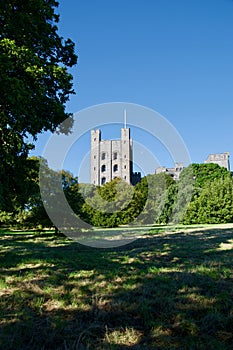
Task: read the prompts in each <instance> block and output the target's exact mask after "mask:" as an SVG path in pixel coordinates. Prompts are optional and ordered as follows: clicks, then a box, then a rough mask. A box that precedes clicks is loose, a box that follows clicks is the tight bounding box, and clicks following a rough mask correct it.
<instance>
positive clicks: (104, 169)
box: [101, 164, 106, 173]
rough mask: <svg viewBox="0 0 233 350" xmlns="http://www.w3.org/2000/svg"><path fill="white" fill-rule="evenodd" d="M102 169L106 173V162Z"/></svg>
mask: <svg viewBox="0 0 233 350" xmlns="http://www.w3.org/2000/svg"><path fill="white" fill-rule="evenodd" d="M101 171H102V173H104V172H105V171H106V165H105V164H104V165H102V167H101Z"/></svg>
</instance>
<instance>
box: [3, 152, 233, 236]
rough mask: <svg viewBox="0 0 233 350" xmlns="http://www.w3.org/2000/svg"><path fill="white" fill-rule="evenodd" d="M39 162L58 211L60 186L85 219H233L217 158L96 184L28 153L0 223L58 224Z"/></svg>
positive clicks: (229, 188)
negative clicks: (175, 173) (176, 170)
mask: <svg viewBox="0 0 233 350" xmlns="http://www.w3.org/2000/svg"><path fill="white" fill-rule="evenodd" d="M41 164H42V165H43V167H44V171H45V174H46V178H45V181H46V190H45V191H46V192H47V198H50V199H49V202H50V204H49V205H50V206H52V210H54V211H56V213H57V215H58V216H59V217H62V216H64V215H65V213H64V212H62V205H60V203H59V201H60V200H61V199H60V197H59V196H58V194H57V193H56V189H59V186H60V187H61V188H62V190H63V192H64V194H65V197H66V200H67V202H68V204H69V205H70V208H71V209H72V212H74V214H75V215H77V216H78V217H79V218H80V219H81V220H82V222H83V223H88V224H90V225H92V226H96V227H117V226H119V225H126V224H140V225H146V224H151V225H152V224H168V223H183V224H197V223H203V224H213V223H228V222H233V179H232V176H231V173H230V172H229V171H228V170H226V169H225V168H223V167H220V166H219V165H217V164H191V165H189V166H188V167H187V168H185V169H184V170H183V171H182V172H181V174H180V179H179V181H177V182H176V181H174V180H173V178H172V177H171V176H169V175H167V174H164V173H161V174H153V175H147V176H145V177H144V178H142V180H141V182H139V183H138V184H137V185H136V186H132V185H128V184H127V183H126V182H124V181H123V180H121V179H119V178H117V179H114V180H112V181H111V182H109V183H106V184H105V185H103V186H94V185H91V184H82V183H79V182H78V178H77V177H74V176H73V175H72V174H71V173H70V172H67V171H64V170H63V171H60V172H56V171H54V170H51V169H50V168H49V167H48V165H47V163H46V161H45V160H44V159H39V158H36V157H28V158H27V159H26V161H25V167H24V172H23V173H22V174H21V175H22V176H21V178H20V183H19V184H18V186H19V187H18V188H19V189H20V190H19V191H17V192H14V191H12V192H11V193H8V203H10V205H9V206H8V207H6V206H5V201H0V225H2V226H14V227H19V228H36V229H43V228H51V227H53V226H54V224H53V223H52V222H51V220H50V218H49V216H48V214H47V212H46V210H45V208H44V203H43V202H42V199H41V193H40V186H39V185H40V184H39V169H40V168H41ZM54 185H55V186H54ZM2 186H4V184H3V185H2ZM2 186H0V193H1V192H2ZM57 192H58V191H57ZM53 207H54V208H53ZM50 209H51V208H50Z"/></svg>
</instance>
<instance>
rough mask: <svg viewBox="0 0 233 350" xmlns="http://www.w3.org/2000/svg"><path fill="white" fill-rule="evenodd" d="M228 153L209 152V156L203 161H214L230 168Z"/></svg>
mask: <svg viewBox="0 0 233 350" xmlns="http://www.w3.org/2000/svg"><path fill="white" fill-rule="evenodd" d="M229 157H230V153H229V152H225V153H218V154H210V155H209V157H208V158H207V159H206V161H205V163H214V164H218V165H220V166H221V167H224V168H226V169H227V170H230V161H229Z"/></svg>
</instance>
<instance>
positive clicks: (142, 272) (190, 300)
mask: <svg viewBox="0 0 233 350" xmlns="http://www.w3.org/2000/svg"><path fill="white" fill-rule="evenodd" d="M106 232H107V231H106ZM232 248H233V225H226V226H215V227H214V226H209V227H203V228H202V227H196V228H195V227H192V228H190V229H189V230H186V229H185V228H182V227H180V228H179V230H177V229H176V230H175V231H174V232H161V230H160V229H159V228H154V229H153V230H149V228H148V234H147V235H144V236H143V235H142V237H141V238H139V239H138V240H136V241H134V242H132V243H130V244H128V245H125V246H122V247H118V248H111V249H96V248H91V247H87V246H83V245H80V244H79V243H77V242H74V241H71V240H69V239H67V238H54V237H52V236H51V235H41V236H39V235H36V237H34V236H33V234H32V233H31V234H12V233H11V232H7V231H1V232H0V349H4V350H8V349H12V350H13V349H14V350H18V349H28V350H29V349H30V350H35V349H38V350H39V349H41V350H42V349H44V350H47V349H64V350H66V349H77V350H82V349H90V350H94V349H96V350H99V349H106V350H107V349H132V350H136V349H163V350H167V349H179V350H181V349H203V350H206V349H208V350H211V349H214V350H216V349H222V350H226V349H232V347H233V279H232V262H233V249H232Z"/></svg>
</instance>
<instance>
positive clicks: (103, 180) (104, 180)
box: [101, 177, 106, 185]
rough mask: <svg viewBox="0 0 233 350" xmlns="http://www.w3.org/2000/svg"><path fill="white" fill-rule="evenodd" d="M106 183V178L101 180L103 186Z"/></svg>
mask: <svg viewBox="0 0 233 350" xmlns="http://www.w3.org/2000/svg"><path fill="white" fill-rule="evenodd" d="M105 183H106V177H102V179H101V185H104V184H105Z"/></svg>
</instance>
